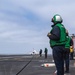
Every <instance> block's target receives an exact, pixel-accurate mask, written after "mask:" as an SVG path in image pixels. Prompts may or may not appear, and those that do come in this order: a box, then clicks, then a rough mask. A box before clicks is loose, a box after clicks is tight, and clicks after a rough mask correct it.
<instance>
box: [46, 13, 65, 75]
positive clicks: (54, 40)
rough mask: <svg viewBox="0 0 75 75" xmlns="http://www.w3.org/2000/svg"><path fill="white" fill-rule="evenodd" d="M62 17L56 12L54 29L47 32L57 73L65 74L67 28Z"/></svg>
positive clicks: (58, 74) (53, 20)
mask: <svg viewBox="0 0 75 75" xmlns="http://www.w3.org/2000/svg"><path fill="white" fill-rule="evenodd" d="M62 21H63V20H62V18H61V16H60V15H58V14H56V15H54V17H53V18H52V22H53V25H52V29H51V31H50V32H49V33H48V34H47V36H48V37H49V39H50V46H51V48H52V51H53V59H54V62H55V65H56V69H57V75H64V48H65V41H66V29H65V27H64V26H63V24H62Z"/></svg>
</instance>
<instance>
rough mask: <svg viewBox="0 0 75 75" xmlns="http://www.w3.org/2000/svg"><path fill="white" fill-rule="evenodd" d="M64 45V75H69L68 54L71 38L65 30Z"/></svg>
mask: <svg viewBox="0 0 75 75" xmlns="http://www.w3.org/2000/svg"><path fill="white" fill-rule="evenodd" d="M66 38H67V39H66V44H65V53H64V60H65V73H69V53H70V45H71V40H72V39H71V37H70V36H69V35H68V30H66Z"/></svg>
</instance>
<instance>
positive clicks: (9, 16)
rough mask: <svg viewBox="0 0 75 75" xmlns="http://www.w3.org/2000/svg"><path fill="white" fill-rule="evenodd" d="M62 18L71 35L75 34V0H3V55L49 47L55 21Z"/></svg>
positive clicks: (0, 12) (0, 15) (0, 20)
mask: <svg viewBox="0 0 75 75" xmlns="http://www.w3.org/2000/svg"><path fill="white" fill-rule="evenodd" d="M55 14H59V15H61V17H62V19H63V24H64V26H65V27H66V29H67V30H68V31H69V34H74V33H75V32H74V31H75V26H74V25H75V0H0V54H29V53H31V52H32V51H33V50H36V51H37V52H39V50H40V49H42V50H43V53H44V49H45V48H48V53H49V54H52V49H51V48H50V45H49V39H48V37H47V33H48V32H49V31H50V30H51V25H52V22H51V19H52V17H53V16H54V15H55Z"/></svg>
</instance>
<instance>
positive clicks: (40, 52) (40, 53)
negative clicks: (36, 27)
mask: <svg viewBox="0 0 75 75" xmlns="http://www.w3.org/2000/svg"><path fill="white" fill-rule="evenodd" d="M39 55H40V57H41V56H42V49H40V51H39Z"/></svg>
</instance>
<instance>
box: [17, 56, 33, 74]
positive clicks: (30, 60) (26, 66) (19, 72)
mask: <svg viewBox="0 0 75 75" xmlns="http://www.w3.org/2000/svg"><path fill="white" fill-rule="evenodd" d="M33 57H34V55H33ZM33 57H32V58H31V60H30V61H29V62H28V63H27V64H26V65H25V66H24V67H23V68H22V69H21V70H20V71H19V72H18V73H17V74H16V75H19V74H20V73H21V72H22V71H23V70H24V69H25V68H26V67H27V65H29V63H30V62H31V61H32V59H33Z"/></svg>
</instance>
